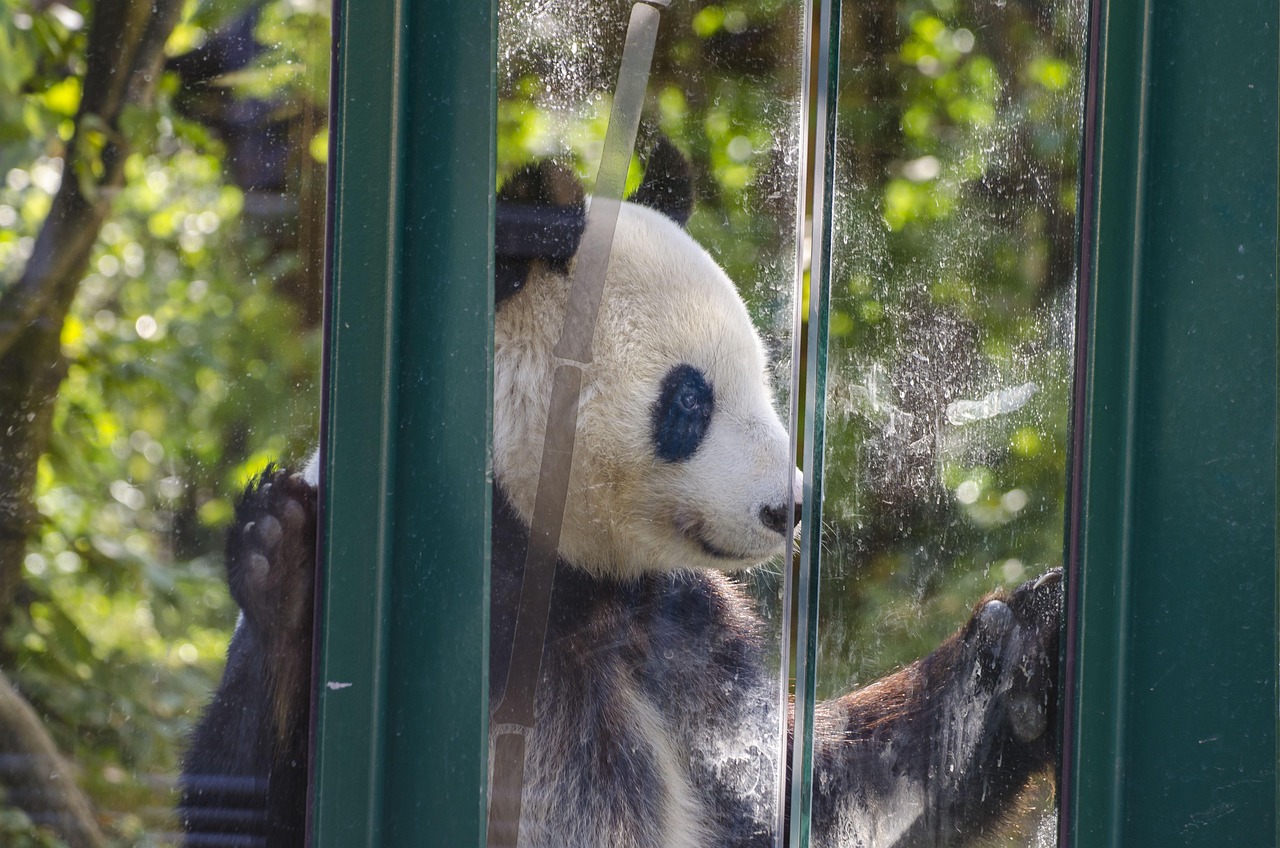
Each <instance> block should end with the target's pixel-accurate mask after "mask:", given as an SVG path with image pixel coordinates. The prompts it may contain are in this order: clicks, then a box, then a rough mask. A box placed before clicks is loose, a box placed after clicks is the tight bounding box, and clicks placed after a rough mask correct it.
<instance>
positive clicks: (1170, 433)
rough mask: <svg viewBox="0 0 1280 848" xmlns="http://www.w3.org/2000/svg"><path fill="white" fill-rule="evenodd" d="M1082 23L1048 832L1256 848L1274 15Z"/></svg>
mask: <svg viewBox="0 0 1280 848" xmlns="http://www.w3.org/2000/svg"><path fill="white" fill-rule="evenodd" d="M1098 13H1099V15H1100V16H1101V17H1100V18H1099V19H1098V24H1099V26H1098V28H1097V32H1098V34H1099V42H1098V48H1099V61H1098V63H1097V65H1096V69H1097V71H1098V73H1099V76H1098V78H1097V80H1096V88H1095V93H1096V98H1094V99H1093V103H1094V104H1095V108H1096V112H1095V113H1094V115H1093V116H1092V118H1093V119H1094V124H1093V125H1094V127H1095V128H1096V133H1094V134H1093V136H1092V139H1091V140H1092V144H1093V147H1092V149H1091V150H1089V151H1086V160H1090V159H1091V161H1092V167H1091V169H1090V170H1089V172H1088V173H1087V174H1086V181H1087V182H1086V186H1085V189H1086V190H1085V196H1086V198H1087V205H1086V208H1085V214H1086V221H1085V244H1086V255H1085V261H1086V263H1087V267H1088V269H1089V274H1088V280H1087V283H1088V286H1089V289H1088V299H1087V301H1086V302H1087V305H1088V308H1087V314H1086V316H1085V317H1086V329H1087V333H1086V338H1085V343H1086V344H1087V357H1086V360H1085V368H1084V370H1083V371H1082V372H1081V374H1080V377H1079V379H1080V380H1081V381H1082V382H1081V397H1082V400H1083V403H1084V408H1083V415H1082V416H1081V418H1080V421H1082V423H1083V428H1082V430H1081V432H1080V433H1079V436H1080V441H1079V443H1078V445H1077V458H1078V464H1077V467H1076V471H1075V476H1074V480H1073V485H1074V494H1075V498H1074V499H1075V501H1076V503H1075V504H1074V510H1075V519H1076V524H1077V527H1076V528H1075V529H1076V531H1077V532H1076V533H1075V534H1074V539H1072V540H1071V544H1072V548H1071V550H1070V551H1069V556H1070V559H1071V560H1072V562H1073V564H1074V565H1075V566H1077V567H1076V569H1075V572H1076V573H1075V574H1074V575H1073V577H1074V580H1073V583H1072V585H1071V586H1070V591H1069V602H1070V605H1071V608H1072V609H1073V611H1074V612H1075V613H1076V615H1077V616H1078V618H1077V619H1076V620H1075V621H1074V622H1073V632H1072V634H1071V635H1072V639H1071V645H1070V648H1069V650H1070V652H1071V653H1070V654H1069V657H1068V659H1069V668H1072V669H1073V678H1072V680H1071V684H1072V686H1073V691H1074V701H1073V702H1072V703H1071V704H1070V705H1069V706H1070V709H1071V711H1072V712H1071V715H1072V720H1071V723H1070V725H1069V726H1068V727H1067V733H1068V738H1067V754H1068V757H1069V763H1070V768H1069V773H1068V775H1067V783H1066V785H1064V790H1063V800H1064V816H1065V824H1066V825H1067V830H1068V833H1069V838H1070V844H1072V845H1075V846H1103V845H1107V846H1112V845H1114V846H1120V845H1123V846H1126V848H1130V846H1137V848H1141V846H1165V845H1173V844H1177V845H1197V846H1198V845H1203V846H1206V848H1207V847H1208V846H1214V848H1218V846H1227V845H1248V846H1253V845H1272V844H1275V839H1276V813H1275V801H1276V762H1277V755H1276V741H1277V733H1276V705H1277V700H1276V676H1277V674H1276V672H1277V651H1276V582H1277V581H1276V576H1277V563H1276V506H1277V502H1276V484H1277V451H1276V424H1277V406H1276V404H1277V394H1276V366H1277V357H1276V341H1277V339H1276V318H1277V301H1276V283H1277V247H1276V244H1277V196H1278V194H1280V181H1278V179H1277V151H1278V149H1280V134H1278V129H1277V128H1278V124H1280V120H1278V116H1280V86H1278V79H1280V65H1278V61H1277V59H1278V56H1280V40H1278V35H1277V33H1278V32H1280V11H1278V10H1277V7H1276V6H1275V4H1261V5H1258V4H1233V3H1228V4H1226V5H1225V6H1224V5H1223V4H1221V3H1212V2H1208V0H1169V2H1162V3H1158V4H1155V3H1130V2H1104V3H1101V4H1099V9H1098Z"/></svg>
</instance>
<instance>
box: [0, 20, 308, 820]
mask: <svg viewBox="0 0 1280 848" xmlns="http://www.w3.org/2000/svg"><path fill="white" fill-rule="evenodd" d="M68 5H69V4H68ZM245 5H246V4H239V5H235V4H226V3H221V4H199V5H197V4H190V5H189V7H188V14H187V15H186V16H185V17H184V18H183V20H182V22H181V23H180V24H179V26H178V27H177V29H176V31H175V33H174V35H173V37H172V39H171V40H170V42H169V45H168V51H169V53H170V54H180V53H182V52H185V51H186V50H189V49H193V48H195V47H198V46H200V45H201V44H203V43H205V41H206V40H207V38H208V36H209V34H210V33H212V32H214V31H216V30H217V28H219V27H220V26H223V25H224V24H226V23H227V22H228V20H230V19H231V18H232V17H233V16H234V15H235V14H237V13H239V12H241V11H242V10H243V8H244V7H245ZM76 8H77V9H79V10H80V12H82V13H83V14H84V15H86V16H87V15H89V14H91V8H90V7H89V4H84V5H83V6H79V5H78V6H76ZM59 9H61V10H63V11H57V10H59ZM67 10H68V6H58V5H57V4H54V5H53V6H51V7H48V9H46V10H45V11H35V10H33V9H31V7H30V6H29V5H28V4H27V3H24V2H16V0H0V17H3V18H4V23H5V25H4V26H3V27H2V28H0V29H2V31H3V32H2V34H0V86H3V87H4V91H5V92H8V93H7V94H5V96H3V97H0V176H3V178H4V180H3V183H0V291H3V288H4V286H6V285H7V284H8V283H10V282H11V281H12V280H14V279H16V278H17V276H18V275H19V274H20V273H21V271H22V268H23V265H24V264H25V261H26V259H27V258H28V257H29V256H30V253H31V249H32V245H33V241H34V239H35V237H36V235H37V234H38V232H39V229H40V227H41V225H42V223H43V221H44V218H45V216H46V215H47V213H48V211H49V208H50V204H51V200H52V197H53V194H54V193H55V192H56V191H57V188H58V185H59V183H60V181H61V179H64V178H69V176H70V175H67V174H64V173H63V169H62V161H63V160H62V158H61V157H62V155H63V153H64V150H65V142H66V141H67V139H68V138H69V137H70V129H71V124H70V122H71V119H72V118H73V117H74V116H75V113H76V108H77V106H78V103H79V94H80V80H79V78H78V76H77V74H78V73H81V72H82V71H83V48H84V38H83V33H82V28H81V29H76V28H68V26H67V25H66V20H68V19H69V18H68V15H67ZM15 20H16V22H17V24H16V25H15V26H10V25H9V24H11V23H14V22H15ZM72 22H74V21H72ZM264 36H265V37H268V38H270V39H272V41H271V42H270V44H269V49H268V50H266V51H265V52H264V53H263V54H262V55H261V56H260V57H259V58H258V61H257V63H256V64H254V65H252V66H251V67H250V69H249V70H248V71H246V72H245V73H246V74H248V75H250V76H253V75H255V74H256V75H258V76H257V79H258V84H257V85H256V86H245V87H244V90H243V91H240V90H239V87H237V93H236V95H235V96H236V97H240V98H248V97H257V98H261V99H263V100H265V101H267V102H269V103H270V104H272V106H273V107H274V108H275V109H276V110H277V111H278V113H279V115H280V116H281V117H282V118H284V119H287V118H289V117H290V116H292V115H294V114H296V113H298V112H299V111H300V107H299V106H298V105H297V104H299V103H302V102H315V101H317V100H318V101H319V102H321V103H322V102H323V98H324V90H325V86H326V80H327V61H328V23H327V16H326V15H325V14H323V13H322V11H321V10H311V9H301V8H300V4H295V3H289V2H279V3H271V4H268V5H267V7H266V9H265V10H264V11H263V13H262V16H261V21H260V26H259V37H264ZM317 62H318V68H317V65H316V63H317ZM277 66H279V67H285V68H288V69H289V72H288V73H275V72H274V71H273V70H272V69H273V68H275V67H277ZM264 81H265V82H264ZM226 84H229V83H226ZM179 89H180V81H179V80H178V79H177V77H176V76H174V75H172V74H169V75H168V76H167V77H166V79H165V80H164V81H163V82H162V84H161V86H160V96H159V98H158V100H157V102H156V103H154V104H153V105H151V106H150V107H148V108H141V107H137V106H133V107H131V108H130V109H129V110H128V111H127V112H126V114H125V118H124V120H123V121H122V133H123V134H124V135H125V137H126V140H127V141H128V142H129V145H130V149H131V150H132V151H133V152H132V153H131V154H130V155H129V158H128V160H127V161H126V164H125V174H126V183H125V186H124V188H123V189H122V190H121V191H120V192H119V193H118V194H117V195H116V196H115V197H114V198H113V201H112V211H111V217H110V219H109V220H108V222H107V223H106V224H105V225H104V227H103V228H102V231H101V235H100V238H99V240H98V243H97V244H96V246H95V247H94V251H93V255H92V258H91V260H90V267H89V271H88V273H87V275H86V276H85V277H84V279H83V280H82V281H81V283H80V287H79V290H78V294H77V297H76V300H75V303H74V306H73V308H72V311H71V313H70V315H69V316H68V318H67V320H66V322H65V324H64V326H63V330H62V349H63V354H64V356H65V359H66V366H67V371H66V377H65V379H64V381H63V383H62V387H61V390H60V394H59V398H58V402H57V406H56V409H55V413H54V421H53V428H54V436H53V440H52V442H51V444H50V446H49V449H48V452H47V454H46V455H45V456H44V457H42V458H41V460H40V466H39V482H38V492H37V507H38V509H39V512H40V516H41V526H40V529H39V532H38V534H37V535H36V537H34V538H32V539H31V541H30V544H29V547H28V553H27V555H26V559H25V562H24V574H23V577H24V583H23V588H22V590H21V592H20V595H19V603H18V605H17V606H16V607H15V608H14V609H13V610H11V611H9V617H8V621H7V626H6V627H5V629H4V631H3V633H0V656H2V657H3V661H4V665H5V668H6V670H7V671H8V672H9V673H10V674H11V676H12V677H13V679H14V681H15V683H16V684H17V685H18V686H19V687H20V688H21V690H22V692H23V694H24V695H25V696H26V697H27V699H28V700H29V701H30V702H31V703H32V705H33V706H34V707H35V708H36V710H37V712H39V713H40V714H41V716H42V717H43V718H44V719H45V722H46V725H47V727H48V729H49V731H50V732H51V734H52V735H53V737H54V739H55V741H56V742H57V743H58V745H59V747H60V748H61V749H62V750H63V751H64V752H66V753H67V754H68V755H69V756H70V758H71V759H72V760H73V761H75V762H76V763H77V764H78V765H79V767H80V769H81V772H80V775H81V780H82V785H83V786H84V787H85V788H86V789H87V790H88V792H89V794H90V796H91V798H92V799H93V801H94V803H95V804H96V806H97V807H98V809H99V811H100V812H101V814H102V817H103V820H104V821H105V822H106V824H107V826H108V828H109V831H110V835H111V837H112V838H113V839H115V840H118V841H119V843H120V844H129V845H139V844H142V845H145V844H158V843H157V842H156V840H157V839H163V836H162V834H164V833H165V832H166V831H172V830H173V828H174V822H173V821H172V815H171V813H170V812H168V811H169V810H170V809H171V808H172V800H173V799H172V796H171V795H170V789H169V785H170V784H171V782H172V780H173V778H174V776H175V775H176V771H177V762H178V756H179V754H180V752H181V750H182V748H183V746H184V740H185V736H186V734H187V732H188V731H189V729H190V727H191V725H192V723H193V722H194V720H195V717H196V715H197V710H198V709H199V707H200V706H201V705H202V704H203V703H204V702H205V701H206V700H207V698H208V693H209V691H210V689H211V687H212V685H213V684H214V683H215V682H216V680H217V678H218V676H219V675H220V674H221V667H222V662H223V657H224V655H225V651H226V645H227V640H228V638H229V635H230V630H231V627H232V625H233V623H234V620H235V616H236V609H235V605H234V603H233V602H232V601H231V599H230V597H229V596H228V594H227V589H226V583H225V577H224V575H223V572H222V566H221V546H222V534H223V532H224V531H225V528H226V526H227V524H228V522H229V520H230V517H231V512H232V501H233V498H234V497H235V496H236V493H237V492H238V490H239V489H240V487H241V486H242V485H243V483H244V481H245V480H246V479H247V478H248V477H249V476H251V475H252V474H253V473H254V472H255V471H256V470H258V469H260V468H262V467H263V466H264V465H265V464H266V463H267V462H269V461H271V460H274V459H278V458H281V457H283V458H286V459H288V458H291V459H293V460H297V459H299V458H301V457H302V456H304V455H305V453H306V451H307V450H308V449H309V446H310V445H312V444H314V442H315V439H316V424H317V420H318V417H317V409H318V396H317V391H316V389H317V386H316V384H317V378H318V375H319V338H318V335H319V334H318V332H317V331H316V328H315V327H314V326H311V325H308V324H307V323H306V321H305V319H304V317H303V315H302V313H301V311H300V309H299V307H298V305H297V304H296V303H295V295H294V294H293V292H292V291H291V290H290V288H289V287H288V286H285V285H282V281H286V280H291V279H293V278H296V277H297V276H298V274H299V261H298V258H297V256H296V255H295V252H294V249H293V248H291V247H290V246H289V240H288V238H282V236H281V233H280V227H281V224H280V223H279V221H278V220H276V219H273V218H270V217H263V215H261V214H258V213H255V212H253V210H252V209H250V208H248V206H249V205H250V204H252V203H258V204H259V205H260V204H261V203H262V198H253V197H250V196H248V195H247V194H246V192H245V190H244V189H243V188H242V187H240V186H239V185H237V184H236V181H235V173H234V169H233V167H232V166H233V165H234V163H232V162H229V161H228V160H227V148H226V147H225V145H224V144H223V142H222V140H221V139H220V137H219V136H218V134H217V133H216V132H215V131H213V130H212V129H211V128H209V127H206V126H204V125H201V124H199V123H197V122H196V121H194V120H193V119H191V118H190V117H188V116H187V115H185V114H184V113H183V112H182V111H181V110H180V109H179V108H178V105H177V104H178V94H179ZM10 95H15V96H10ZM81 129H82V131H85V130H91V129H92V127H89V126H88V125H87V124H85V123H83V122H82V124H81ZM321 129H322V125H321ZM308 141H310V139H309V138H307V139H304V141H303V144H305V143H307V142H308ZM281 200H283V201H284V202H285V203H291V202H292V203H296V198H292V199H291V198H290V197H289V196H288V195H286V196H283V197H282V198H281ZM293 214H294V215H297V214H298V213H297V212H296V211H295V212H294V213H293ZM287 226H290V227H293V226H296V225H287ZM304 283H305V284H306V285H310V286H317V285H318V284H319V281H318V279H315V278H312V279H310V280H309V281H304ZM0 812H2V813H3V815H2V816H0V834H3V836H0V841H3V842H4V844H6V845H8V844H31V845H51V844H55V843H52V842H49V841H47V839H45V837H44V836H42V835H41V834H43V833H44V831H43V830H37V829H35V828H34V827H32V826H31V825H30V822H29V821H28V822H23V821H22V820H21V814H20V813H17V812H16V811H13V810H4V811H0ZM11 832H12V833H13V834H14V838H15V839H16V838H17V834H19V833H21V834H23V838H25V839H27V840H28V841H27V842H23V843H19V842H15V841H12V840H10V839H9V838H8V834H9V833H11Z"/></svg>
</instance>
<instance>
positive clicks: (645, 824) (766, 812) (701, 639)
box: [490, 490, 782, 848]
mask: <svg viewBox="0 0 1280 848" xmlns="http://www.w3.org/2000/svg"><path fill="white" fill-rule="evenodd" d="M494 521H495V532H494V556H493V562H494V573H493V609H492V617H493V627H492V639H493V642H492V645H493V647H492V651H491V657H492V660H491V662H492V667H491V674H490V677H491V680H492V681H493V685H492V686H491V696H490V697H491V707H492V706H493V705H495V704H496V703H497V701H498V700H499V699H500V698H501V696H502V691H501V688H502V683H501V681H504V680H505V679H506V668H507V666H508V665H509V660H510V643H511V635H512V632H513V629H514V620H515V612H516V606H517V605H518V598H519V584H520V573H521V570H522V568H523V552H522V547H523V541H522V538H521V535H522V533H523V534H524V535H525V538H527V531H524V529H523V526H522V525H520V523H519V520H518V518H516V517H515V516H514V513H512V512H511V510H510V506H509V505H508V504H507V503H506V502H505V498H504V497H503V496H502V494H501V491H500V490H499V491H498V492H497V494H496V496H495V504H494ZM512 521H514V522H515V525H514V526H512V525H511V524H510V522H512ZM750 608H751V607H750V604H749V603H748V602H747V601H746V599H744V598H743V597H742V596H741V595H740V594H739V592H738V590H737V589H736V588H735V587H733V586H732V584H731V583H730V582H729V581H728V580H727V579H726V578H725V577H724V576H723V575H719V574H713V573H707V572H686V573H678V574H654V575H646V576H644V577H641V578H638V579H636V580H631V581H626V582H618V581H610V580H602V579H598V578H595V577H592V576H590V575H588V574H586V573H585V572H582V571H579V570H577V569H575V568H573V567H571V566H568V565H566V564H564V563H561V564H560V565H559V567H558V569H557V575H556V581H555V589H554V593H553V600H552V612H551V619H550V621H549V626H548V633H547V640H546V645H545V650H544V656H543V666H542V679H541V683H540V685H539V688H538V697H537V708H536V710H537V724H536V727H535V729H534V731H533V733H532V734H531V735H530V737H529V740H528V752H527V759H526V771H525V789H524V794H523V815H522V824H521V841H520V844H521V845H522V846H526V845H527V846H529V848H536V847H537V846H548V848H549V846H562V845H611V846H637V848H638V846H672V848H674V847H675V846H690V848H692V846H716V845H725V846H729V845H732V846H751V845H761V846H763V845H768V844H771V842H772V832H773V819H774V815H775V811H776V809H777V804H778V799H777V792H778V789H777V782H778V779H777V776H778V760H777V757H778V751H779V749H780V748H781V744H782V738H781V736H780V733H779V722H778V715H779V712H778V699H779V690H778V687H777V685H776V681H772V680H770V679H769V675H767V674H766V673H765V672H764V663H763V654H762V648H761V643H760V637H759V633H758V630H759V622H758V620H757V619H756V618H755V616H754V615H753V614H752V613H751V612H750Z"/></svg>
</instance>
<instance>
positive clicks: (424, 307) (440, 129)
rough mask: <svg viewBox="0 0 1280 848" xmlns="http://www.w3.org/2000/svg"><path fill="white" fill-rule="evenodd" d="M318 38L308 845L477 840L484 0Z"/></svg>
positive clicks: (370, 18) (482, 579)
mask: <svg viewBox="0 0 1280 848" xmlns="http://www.w3.org/2000/svg"><path fill="white" fill-rule="evenodd" d="M335 32H336V38H335V49H336V51H337V61H336V63H335V67H336V73H335V76H334V80H333V87H334V111H333V132H332V135H331V137H332V139H333V155H332V156H331V157H330V162H331V163H332V167H333V194H332V205H331V228H332V238H331V249H330V267H329V274H330V283H331V288H330V292H329V311H328V315H327V327H326V329H327V335H328V339H327V341H328V361H327V372H326V384H325V395H324V399H325V416H324V422H323V436H322V447H323V453H324V459H325V463H324V466H323V472H322V481H323V483H324V486H325V502H324V516H323V534H324V576H323V577H324V579H323V592H324V600H323V608H322V611H321V616H320V629H321V651H322V653H321V658H320V661H319V666H318V679H317V686H318V687H319V703H318V715H317V720H316V721H317V723H316V733H315V746H316V747H315V752H316V759H315V763H314V767H313V770H314V788H315V792H314V816H313V819H312V822H313V826H314V833H313V837H314V843H313V844H315V845H317V846H335V848H337V846H342V848H348V846H361V845H363V846H370V848H372V846H398V845H406V846H407V845H413V846H421V845H441V846H450V848H452V847H453V846H465V845H474V846H480V845H482V844H483V842H484V814H485V786H486V757H485V751H486V747H487V746H486V737H487V722H488V690H487V678H486V675H485V664H486V662H487V658H488V638H489V623H488V598H489V586H488V569H487V563H488V553H489V526H490V489H489V482H488V468H489V440H488V438H487V434H488V433H489V431H490V420H491V412H490V405H491V394H492V388H491V385H492V377H491V372H492V368H491V349H492V315H493V295H492V288H493V286H492V279H493V268H492V265H493V186H494V147H495V134H496V127H495V110H496V106H495V103H496V100H495V66H496V63H495V59H496V48H495V45H496V4H494V3H493V2H488V3H480V4H474V3H465V4H458V3H450V2H444V0H423V1H422V2H415V3H410V2H407V0H392V2H382V1H381V0H379V1H378V2H374V0H346V2H343V3H341V4H340V7H339V8H338V9H337V10H336V11H335Z"/></svg>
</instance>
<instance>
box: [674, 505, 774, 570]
mask: <svg viewBox="0 0 1280 848" xmlns="http://www.w3.org/2000/svg"><path fill="white" fill-rule="evenodd" d="M675 525H676V529H677V530H679V531H680V535H682V536H684V537H685V538H686V539H688V540H689V541H690V542H692V543H693V544H694V545H696V546H697V547H698V549H699V550H701V551H702V552H703V553H704V554H706V555H707V556H709V557H712V558H713V559H720V560H725V561H728V562H754V561H756V560H758V559H760V557H759V556H756V555H752V554H744V553H735V552H734V551H728V550H725V549H724V548H722V547H720V546H719V545H717V544H715V543H714V542H712V541H710V540H709V539H707V533H706V525H705V523H704V522H703V520H702V519H701V518H682V517H680V516H677V517H676V521H675Z"/></svg>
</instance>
